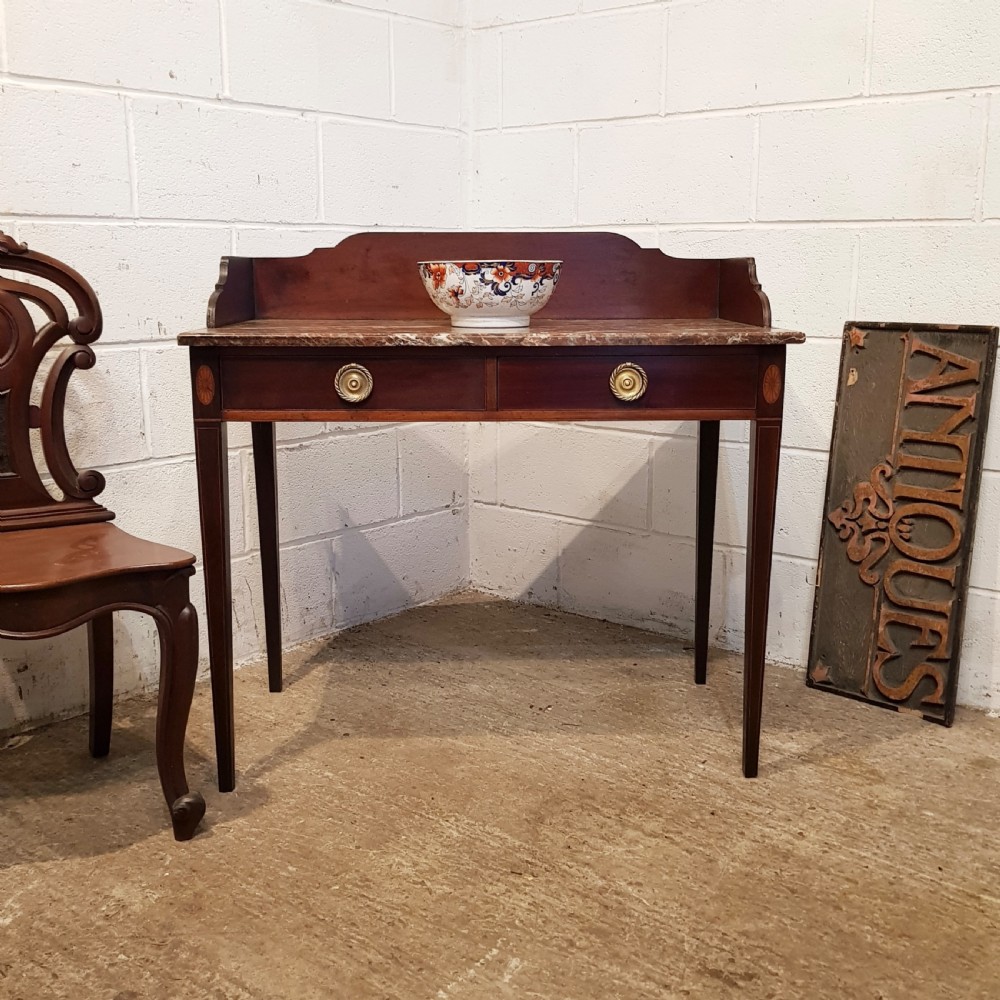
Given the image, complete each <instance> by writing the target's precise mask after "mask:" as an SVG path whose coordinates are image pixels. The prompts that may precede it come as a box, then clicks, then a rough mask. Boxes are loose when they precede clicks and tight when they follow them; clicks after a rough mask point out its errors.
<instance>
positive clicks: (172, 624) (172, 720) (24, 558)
mask: <svg viewBox="0 0 1000 1000" xmlns="http://www.w3.org/2000/svg"><path fill="white" fill-rule="evenodd" d="M11 273H12V274H13V275H16V277H11V276H9V275H10V274H11ZM25 275H27V276H30V277H33V278H36V279H41V280H42V281H45V282H48V283H49V284H51V285H54V286H55V287H56V288H58V289H60V290H61V291H62V292H64V293H65V295H66V296H67V297H68V299H69V300H70V301H71V302H72V304H73V306H74V307H75V310H76V315H75V316H70V314H69V311H68V310H67V308H66V306H65V305H64V304H63V301H62V298H61V297H60V296H59V295H57V294H55V293H54V292H52V291H50V290H49V289H48V288H46V287H43V286H39V285H35V284H32V283H30V282H26V281H24V280H22V277H23V276H25ZM33 314H34V315H39V316H41V317H42V322H41V323H40V325H37V326H36V322H35V319H34V318H33ZM101 329H102V317H101V308H100V305H99V303H98V301H97V297H96V296H95V294H94V291H93V289H92V288H91V287H90V285H89V284H88V283H87V282H86V280H85V279H84V278H83V277H81V276H80V275H79V274H78V273H77V272H76V271H74V270H73V269H72V268H69V267H67V266H66V265H65V264H63V263H61V262H60V261H57V260H55V259H53V258H51V257H46V256H45V255H43V254H40V253H35V252H33V251H31V250H29V249H28V248H27V247H26V246H25V245H24V244H19V243H17V242H15V241H14V240H13V239H11V238H10V237H9V236H7V235H5V234H4V233H2V232H0V638H9V639H10V638H13V639H40V638H46V637H48V636H52V635H58V634H59V633H61V632H66V631H68V630H69V629H72V628H75V627H77V626H79V625H86V626H87V631H88V639H89V649H90V751H91V753H92V755H93V756H95V757H103V756H105V755H106V754H107V753H108V752H109V749H110V741H111V708H112V694H113V669H114V656H113V650H114V644H113V637H112V621H113V615H114V612H116V611H125V610H128V611H140V612H144V613H145V614H148V615H150V616H151V617H152V618H153V619H154V621H155V622H156V625H157V628H158V631H159V637H160V693H159V704H158V708H157V718H156V763H157V769H158V771H159V776H160V784H161V786H162V789H163V794H164V797H165V798H166V802H167V807H168V808H169V810H170V816H171V822H172V825H173V831H174V836H175V837H176V838H177V839H178V840H187V839H189V838H190V837H191V836H193V834H194V831H195V829H196V828H197V826H198V823H199V822H200V821H201V818H202V816H203V815H204V812H205V802H204V799H203V798H202V796H201V795H200V794H199V793H198V792H191V791H190V790H189V789H188V784H187V778H186V776H185V773H184V737H185V731H186V729H187V720H188V714H189V711H190V707H191V699H192V695H193V693H194V682H195V673H196V671H197V665H198V626H197V615H196V612H195V609H194V607H193V606H192V605H191V602H190V597H189V580H190V577H191V576H192V575H193V573H194V556H192V555H191V554H190V553H187V552H183V551H181V550H180V549H175V548H171V547H168V546H165V545H159V544H156V543H153V542H147V541H144V540H142V539H139V538H135V537H134V536H132V535H129V534H126V533H125V532H124V531H122V530H120V529H119V528H117V527H115V526H114V525H112V524H109V523H108V522H109V521H110V520H111V519H112V518H113V517H114V514H113V513H112V512H111V511H109V510H108V509H107V508H106V507H104V506H102V505H101V504H100V503H98V501H97V499H96V498H97V497H98V496H99V495H100V494H101V492H102V491H103V489H104V485H105V483H104V477H103V476H102V475H101V473H100V472H97V471H96V470H91V469H88V470H83V471H79V470H77V469H76V468H75V466H74V465H73V462H72V460H71V458H70V454H69V449H68V447H67V444H66V434H65V425H64V410H65V403H66V390H67V387H68V385H69V381H70V378H71V377H72V375H73V373H74V372H75V371H77V370H78V369H89V368H92V367H93V365H94V361H95V355H94V350H93V348H92V346H91V345H92V344H93V343H94V341H96V340H97V339H98V338H99V337H100V335H101ZM63 339H68V340H69V341H70V343H69V345H68V346H66V347H64V348H63V350H62V351H61V352H60V353H59V354H58V355H57V357H56V358H55V361H54V362H53V364H52V366H51V368H50V369H49V372H48V374H47V375H46V376H45V380H44V385H43V389H42V394H41V401H40V404H38V405H36V404H34V403H32V402H31V393H32V387H33V385H34V383H35V380H36V377H37V376H38V372H39V369H40V367H41V366H42V364H43V362H44V361H45V359H46V357H47V355H48V354H49V352H50V351H51V350H52V349H53V348H54V347H56V345H57V344H58V343H59V341H60V340H63ZM33 431H37V433H38V434H39V437H40V443H41V450H42V453H43V454H44V456H45V464H46V466H47V467H48V474H49V476H50V477H51V480H52V482H53V484H54V485H55V487H56V488H57V489H58V491H60V492H61V494H62V496H61V497H58V498H57V497H55V496H53V494H52V493H50V492H49V490H48V489H47V488H46V485H45V482H44V480H43V473H42V472H40V470H39V469H38V468H37V467H36V464H35V458H34V454H33V451H32V437H31V435H32V432H33Z"/></svg>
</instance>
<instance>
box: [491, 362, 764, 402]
mask: <svg viewBox="0 0 1000 1000" xmlns="http://www.w3.org/2000/svg"><path fill="white" fill-rule="evenodd" d="M747 360H748V359H747V358H742V357H735V356H732V355H730V356H725V355H723V356H717V357H705V356H698V355H688V356H683V355H681V356H663V355H640V354H622V355H621V356H618V355H612V356H602V357H562V358H539V359H537V360H536V359H522V358H501V359H500V363H499V370H498V406H499V409H500V410H560V409H562V410H609V411H619V412H625V411H628V410H631V409H634V410H650V409H664V410H674V409H729V410H739V409H747V410H751V409H753V407H754V405H755V402H756V397H757V378H756V375H757V366H756V365H755V364H748V363H747ZM637 369H638V370H637ZM616 372H617V378H616V385H617V388H618V390H619V392H620V393H622V394H623V395H625V396H626V397H628V396H635V398H632V399H627V398H626V399H620V398H618V397H617V396H616V395H615V393H614V391H613V390H612V386H611V380H612V377H613V376H615V373H616ZM643 380H645V387H644V389H643V388H642V383H643ZM640 390H641V391H640ZM637 392H638V393H640V394H639V395H638V396H636V395H635V394H636V393H637Z"/></svg>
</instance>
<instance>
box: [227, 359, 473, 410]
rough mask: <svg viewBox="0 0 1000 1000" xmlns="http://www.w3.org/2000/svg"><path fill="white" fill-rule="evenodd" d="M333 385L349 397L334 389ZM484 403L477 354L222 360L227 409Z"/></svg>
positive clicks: (450, 407) (436, 407) (426, 406)
mask: <svg viewBox="0 0 1000 1000" xmlns="http://www.w3.org/2000/svg"><path fill="white" fill-rule="evenodd" d="M359 369H360V370H359ZM369 379H370V381H369ZM338 385H339V387H340V390H341V392H342V393H343V394H344V395H345V396H346V397H347V398H344V396H342V395H341V394H340V393H338V391H337V390H338ZM366 391H367V394H366ZM359 396H363V397H364V398H360V399H359V398H358V397H359ZM485 405H486V377H485V363H484V362H483V361H482V360H480V359H477V358H451V359H448V360H445V359H443V358H441V359H435V358H434V357H428V358H426V359H424V358H393V357H384V356H377V357H366V356H365V354H364V352H358V353H357V355H351V356H339V357H337V358H326V357H315V356H314V357H311V358H309V357H293V358H274V357H266V356H260V357H243V358H241V357H229V358H226V357H224V358H223V359H222V406H223V409H224V410H239V411H247V410H268V411H274V410H291V411H301V410H320V411H331V410H333V411H338V410H339V411H343V412H344V413H350V412H352V411H354V412H358V411H365V410H379V411H382V410H428V411H438V412H442V411H450V410H454V411H469V410H473V411H474V410H482V409H484V407H485Z"/></svg>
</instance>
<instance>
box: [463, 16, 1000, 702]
mask: <svg viewBox="0 0 1000 1000" xmlns="http://www.w3.org/2000/svg"><path fill="white" fill-rule="evenodd" d="M469 29H470V36H471V37H470V39H469V43H468V44H469V49H468V53H467V62H468V64H469V70H468V73H469V78H470V86H471V87H472V88H473V93H474V105H473V118H472V157H473V162H472V168H473V180H472V188H471V195H472V196H471V199H470V216H469V222H470V223H471V224H472V225H473V226H479V227H489V228H494V227H501V226H503V225H509V226H514V227H522V228H529V227H532V226H538V227H545V226H557V227H562V228H580V229H594V228H614V229H616V230H618V231H621V232H626V233H629V234H630V235H632V236H633V238H635V239H637V241H639V242H641V243H642V244H643V245H650V244H651V245H659V246H660V247H661V248H662V249H663V250H664V251H666V252H668V253H672V254H674V255H675V256H697V257H726V256H745V255H746V256H754V257H756V259H757V265H758V267H757V269H758V275H759V277H760V280H761V282H762V284H763V287H764V290H765V291H766V292H767V293H768V295H769V297H770V301H771V306H772V310H773V321H774V324H775V326H784V327H788V328H793V329H800V330H804V331H805V332H806V334H807V335H808V337H809V340H808V342H807V343H806V344H805V345H804V346H799V347H792V348H790V349H789V352H788V377H787V386H786V402H785V413H786V421H785V434H784V440H783V450H784V454H783V458H782V470H781V485H780V495H779V505H778V517H777V526H776V531H775V553H776V554H775V559H774V571H773V582H772V588H771V617H770V622H769V629H768V653H769V655H770V656H771V657H772V658H774V659H777V660H779V661H782V662H787V663H793V664H800V665H801V664H804V662H805V658H806V655H807V649H808V638H809V630H810V622H811V614H812V593H813V586H814V576H815V560H816V552H817V546H818V539H819V532H820V525H821V519H822V516H823V492H824V485H825V476H826V463H827V450H828V448H829V442H830V430H831V424H832V420H833V408H834V399H835V395H836V376H837V367H838V362H839V355H840V334H841V330H842V327H843V324H844V322H845V321H846V320H848V319H850V318H860V319H871V320H879V319H882V320H913V321H918V320H926V321H937V322H952V323H985V324H998V323H1000V263H998V261H1000V62H998V61H997V58H996V52H997V41H998V38H1000V8H998V7H997V5H996V4H993V3H990V2H988V0H955V2H949V0H916V2H914V0H877V2H871V0H838V2H837V3H829V4H815V3H812V4H810V3H802V2H798V0H767V2H765V0H756V2H752V0H672V2H665V0H650V2H645V3H637V2H634V0H632V2H629V0H579V2H573V0H567V2H565V3H553V4H546V5H538V4H533V5H528V4H514V5H511V4H506V5H504V7H503V13H497V11H496V9H495V8H488V7H486V6H483V5H480V4H475V5H473V6H472V11H471V16H470V20H469ZM568 136H573V137H575V146H574V148H573V151H572V156H571V155H570V151H569V148H568V147H569V145H570V140H569V138H568ZM524 178H536V179H539V180H540V181H541V182H542V183H543V184H544V187H545V188H546V189H547V190H548V192H549V196H548V197H547V198H541V197H538V196H537V192H534V191H532V192H530V194H529V195H528V199H527V203H525V200H524V197H523V195H524V192H523V188H522V187H521V185H522V184H523V179H524ZM991 419H992V421H993V426H992V429H991V432H990V434H989V437H988V440H987V447H986V462H985V465H986V469H987V471H986V472H985V473H984V477H983V485H982V495H981V501H980V524H979V533H978V540H977V544H976V548H975V553H974V558H973V563H972V590H971V592H970V597H969V616H968V622H967V634H966V638H965V643H964V648H963V663H962V681H961V684H960V690H959V700H960V701H962V702H963V703H968V704H975V705H981V706H989V705H991V704H992V705H994V706H995V707H1000V664H998V663H997V659H996V650H997V649H998V648H1000V568H998V567H1000V549H998V546H1000V538H998V536H997V529H996V524H997V522H998V521H1000V394H995V398H994V405H993V413H992V418H991ZM599 426H600V429H599V430H595V429H594V428H593V425H592V426H591V428H590V429H587V430H584V429H583V428H562V429H555V428H549V429H547V430H546V429H543V428H542V427H541V426H532V427H530V428H519V429H508V428H500V429H499V430H498V429H495V428H489V429H481V430H477V431H476V432H474V433H473V434H472V435H471V436H470V476H471V481H470V486H469V490H470V493H469V495H470V498H471V503H472V508H471V511H470V524H471V543H470V544H471V572H472V580H473V583H474V584H476V585H478V586H480V587H483V588H484V589H487V590H490V591H492V592H496V593H499V594H505V595H508V596H512V597H517V598H520V599H525V600H530V601H535V602H538V603H543V604H548V605H553V606H558V607H564V608H568V609H571V610H574V611H577V612H580V613H583V614H589V615H595V616H599V617H607V618H613V619H616V620H620V621H626V622H633V623H636V624H643V623H651V624H652V626H653V627H655V628H662V629H664V630H666V631H672V632H675V633H678V634H681V635H686V634H688V633H689V631H690V628H691V624H692V623H691V618H692V614H693V607H692V603H691V594H692V587H693V554H692V551H691V548H692V544H693V535H694V494H693V478H694V471H695V438H694V431H695V428H694V426H693V425H692V424H690V423H683V424H677V423H673V424H664V425H636V424H632V425H627V424H622V423H618V424H614V423H611V424H603V425H599ZM722 436H723V442H724V443H723V446H722V452H721V464H720V473H719V493H720V495H719V509H718V528H717V552H716V560H715V594H714V595H713V614H712V634H713V637H714V641H715V642H717V643H719V644H721V645H724V646H731V647H737V646H740V645H741V644H742V640H743V584H744V566H743V561H744V558H745V551H744V536H743V533H744V532H745V529H746V492H747V463H748V460H749V450H748V443H747V441H748V439H747V432H746V426H745V425H744V424H737V423H732V424H723V428H722ZM584 441H585V442H588V443H589V447H584V446H582V445H581V446H580V447H576V446H575V444H568V442H574V443H575V442H584ZM607 442H613V446H612V449H611V450H612V451H613V458H609V457H608V455H607V454H605V452H604V450H603V448H604V446H605V445H606V443H607ZM644 450H645V454H646V456H647V457H646V458H645V460H644V459H643V457H642V456H643V453H644ZM644 461H645V462H646V464H647V468H646V469H644V468H643V462H644ZM647 487H648V492H647Z"/></svg>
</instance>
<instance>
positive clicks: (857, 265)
mask: <svg viewBox="0 0 1000 1000" xmlns="http://www.w3.org/2000/svg"><path fill="white" fill-rule="evenodd" d="M860 283H861V233H856V234H855V236H854V246H853V247H851V290H850V296H849V299H848V316H849V317H851V318H852V319H853V318H856V317H857V315H858V285H859V284H860Z"/></svg>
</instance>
